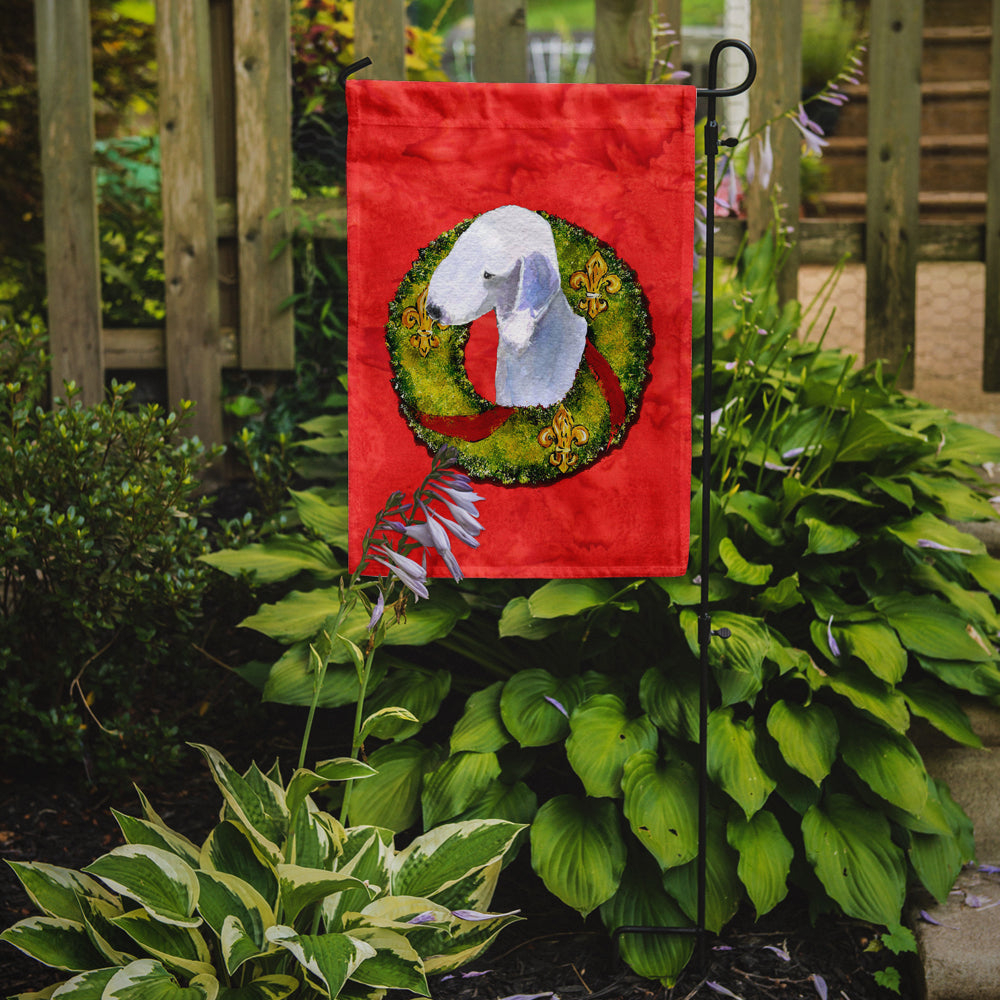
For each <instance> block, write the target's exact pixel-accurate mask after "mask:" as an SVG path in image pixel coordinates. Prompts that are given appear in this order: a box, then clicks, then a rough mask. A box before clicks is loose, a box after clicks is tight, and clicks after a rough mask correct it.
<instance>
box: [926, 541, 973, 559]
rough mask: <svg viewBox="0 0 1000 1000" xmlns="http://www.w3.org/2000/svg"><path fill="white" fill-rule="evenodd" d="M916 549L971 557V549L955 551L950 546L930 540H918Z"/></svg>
mask: <svg viewBox="0 0 1000 1000" xmlns="http://www.w3.org/2000/svg"><path fill="white" fill-rule="evenodd" d="M917 547H918V548H921V549H938V550H939V551H941V552H958V553H960V554H961V555H965V556H971V555H972V549H956V548H955V547H954V546H952V545H942V544H941V543H940V542H935V541H933V540H932V539H930V538H918V539H917Z"/></svg>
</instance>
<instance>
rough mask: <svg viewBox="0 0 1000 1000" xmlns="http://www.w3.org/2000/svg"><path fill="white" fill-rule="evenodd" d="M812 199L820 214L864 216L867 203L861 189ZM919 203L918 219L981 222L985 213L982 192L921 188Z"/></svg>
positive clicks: (849, 217) (838, 216)
mask: <svg viewBox="0 0 1000 1000" xmlns="http://www.w3.org/2000/svg"><path fill="white" fill-rule="evenodd" d="M815 200H816V202H817V203H818V205H819V206H820V209H821V212H822V214H824V215H825V216H827V217H829V218H838V219H864V218H865V214H866V208H867V204H868V199H867V196H866V195H865V193H864V192H863V191H830V192H828V193H826V194H822V195H818V196H817V197H816V199H815ZM919 206H920V218H921V219H926V220H936V219H948V220H949V221H954V222H976V223H981V222H982V221H983V219H984V218H985V217H986V193H985V192H981V191H921V192H920V195H919Z"/></svg>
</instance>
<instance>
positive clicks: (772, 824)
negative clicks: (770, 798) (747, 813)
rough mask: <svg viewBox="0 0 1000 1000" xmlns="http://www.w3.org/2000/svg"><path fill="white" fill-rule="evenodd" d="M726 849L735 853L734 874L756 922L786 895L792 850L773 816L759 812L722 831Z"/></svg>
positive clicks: (742, 818) (738, 819)
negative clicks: (751, 905)
mask: <svg viewBox="0 0 1000 1000" xmlns="http://www.w3.org/2000/svg"><path fill="white" fill-rule="evenodd" d="M726 838H727V839H728V841H729V846H730V847H732V848H734V849H735V850H737V851H739V855H740V860H739V864H738V865H737V866H736V873H737V875H739V877H740V881H741V882H742V883H743V884H744V885H745V886H746V890H747V895H748V896H749V897H750V902H751V903H753V905H754V909H755V910H756V911H757V918H758V919H760V917H762V916H763V915H764V914H765V913H768V912H769V911H771V910H772V909H774V907H775V906H777V905H778V903H780V902H781V901H782V900H783V899H784V898H785V896H786V895H787V894H788V873H789V871H790V869H791V866H792V858H793V857H794V856H795V849H794V848H793V847H792V845H791V844H790V843H789V842H788V838H787V837H786V836H785V835H784V833H782V831H781V826H780V825H779V824H778V820H777V819H776V818H775V816H774V813H771V812H768V811H767V810H766V809H762V810H761V811H760V812H758V813H755V814H754V816H752V817H751V818H750V819H745V818H744V817H742V816H737V817H735V818H733V819H731V820H730V821H729V825H728V827H727V828H726Z"/></svg>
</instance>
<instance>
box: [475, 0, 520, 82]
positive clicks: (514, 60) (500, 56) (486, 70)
mask: <svg viewBox="0 0 1000 1000" xmlns="http://www.w3.org/2000/svg"><path fill="white" fill-rule="evenodd" d="M473 13H474V15H475V25H476V26H475V40H476V62H475V74H476V80H477V81H478V82H479V83H501V82H502V83H524V81H525V80H527V79H528V46H527V39H528V34H527V29H526V27H525V19H524V0H475V4H474V6H473Z"/></svg>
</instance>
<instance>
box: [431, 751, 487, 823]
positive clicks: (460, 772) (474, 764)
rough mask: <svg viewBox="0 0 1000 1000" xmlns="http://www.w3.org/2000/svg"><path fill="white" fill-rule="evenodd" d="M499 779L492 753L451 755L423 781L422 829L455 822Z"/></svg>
mask: <svg viewBox="0 0 1000 1000" xmlns="http://www.w3.org/2000/svg"><path fill="white" fill-rule="evenodd" d="M499 776H500V764H499V763H498V762H497V755H496V754H495V753H471V752H470V753H457V754H452V755H451V756H450V757H449V758H448V759H447V760H446V761H445V762H444V763H443V764H442V765H441V766H440V767H439V768H438V769H437V770H436V771H433V772H431V773H430V774H428V775H427V777H426V778H425V779H424V790H423V794H422V795H421V798H420V801H421V805H422V806H423V813H424V827H425V828H428V829H429V828H430V827H432V826H437V825H438V824H439V823H442V822H443V821H445V820H449V819H454V818H455V817H456V816H457V815H458V814H459V813H460V812H462V811H463V810H465V809H467V808H468V807H469V806H470V805H471V804H472V803H473V802H475V801H476V799H477V798H479V796H481V795H482V793H483V791H484V790H485V789H486V788H487V787H488V786H489V785H490V784H491V783H492V782H493V781H494V780H495V779H496V778H498V777H499Z"/></svg>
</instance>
